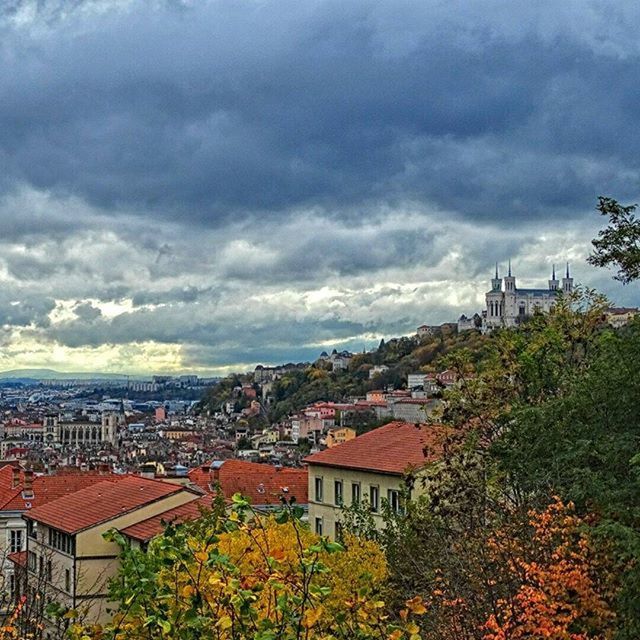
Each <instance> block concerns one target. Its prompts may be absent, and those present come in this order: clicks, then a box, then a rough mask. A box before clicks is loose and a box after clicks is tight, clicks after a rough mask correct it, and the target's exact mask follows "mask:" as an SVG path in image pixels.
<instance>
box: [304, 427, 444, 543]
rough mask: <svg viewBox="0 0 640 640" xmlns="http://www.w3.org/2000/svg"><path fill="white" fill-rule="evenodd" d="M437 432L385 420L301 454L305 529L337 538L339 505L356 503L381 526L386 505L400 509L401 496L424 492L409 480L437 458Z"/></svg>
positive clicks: (340, 515) (338, 535) (396, 509)
mask: <svg viewBox="0 0 640 640" xmlns="http://www.w3.org/2000/svg"><path fill="white" fill-rule="evenodd" d="M438 433H439V431H438V428H437V427H435V426H425V425H415V424H409V423H406V422H391V423H389V424H387V425H385V426H383V427H379V428H378V429H374V430H373V431H369V432H368V433H365V434H363V435H361V436H358V437H357V438H354V439H353V440H348V441H347V442H344V443H343V444H340V445H338V446H335V447H332V448H331V449H325V450H324V451H320V452H318V453H315V454H313V455H311V456H308V457H307V458H305V462H306V463H307V465H308V469H309V492H308V493H309V525H310V527H311V530H312V531H315V532H316V533H318V534H320V535H327V536H329V537H331V538H334V539H335V538H339V537H340V535H341V522H342V509H343V507H344V506H351V505H353V504H356V503H359V502H366V503H367V505H368V508H369V510H370V511H371V515H372V518H373V521H374V522H375V524H376V526H379V527H382V525H383V522H384V521H383V513H384V509H385V506H386V505H388V507H389V508H390V509H391V510H392V511H401V510H402V509H403V501H404V498H405V497H406V496H409V497H411V498H415V497H417V496H418V495H419V494H420V493H421V492H423V491H424V488H423V487H422V484H421V483H420V482H413V480H414V479H415V478H416V476H417V475H418V474H420V473H421V471H422V470H424V467H425V465H427V464H429V463H431V462H434V461H435V460H436V459H437V457H439V454H438V453H437V451H438V444H437V441H438ZM426 451H429V453H428V454H426V453H425V452H426ZM385 503H386V504H385Z"/></svg>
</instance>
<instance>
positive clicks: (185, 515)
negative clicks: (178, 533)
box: [121, 495, 212, 542]
mask: <svg viewBox="0 0 640 640" xmlns="http://www.w3.org/2000/svg"><path fill="white" fill-rule="evenodd" d="M211 500H212V496H211V495H207V496H203V497H202V498H198V499H197V500H193V501H192V502H187V503H186V504H183V505H180V506H179V507H175V508H173V509H169V510H168V511H165V512H164V513H159V514H158V515H156V516H151V518H147V519H146V520H142V521H141V522H136V523H135V524H132V525H131V526H129V527H126V528H124V529H122V531H121V532H122V533H124V534H125V535H126V536H128V537H129V538H133V539H134V540H140V541H141V542H147V541H148V540H151V538H153V537H155V536H157V535H159V534H161V533H162V532H163V531H164V529H165V527H166V525H168V524H170V523H176V524H178V523H180V522H188V521H189V520H196V519H197V518H199V517H200V510H201V509H202V508H207V507H211Z"/></svg>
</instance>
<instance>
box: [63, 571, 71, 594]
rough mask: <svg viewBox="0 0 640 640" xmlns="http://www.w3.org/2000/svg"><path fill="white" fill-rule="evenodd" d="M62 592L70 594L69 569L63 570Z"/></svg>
mask: <svg viewBox="0 0 640 640" xmlns="http://www.w3.org/2000/svg"><path fill="white" fill-rule="evenodd" d="M64 590H65V591H66V592H67V593H71V571H69V569H65V570H64Z"/></svg>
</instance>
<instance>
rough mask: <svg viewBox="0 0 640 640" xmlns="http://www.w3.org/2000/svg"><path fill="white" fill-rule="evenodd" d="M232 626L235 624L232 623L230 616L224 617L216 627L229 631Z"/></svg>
mask: <svg viewBox="0 0 640 640" xmlns="http://www.w3.org/2000/svg"><path fill="white" fill-rule="evenodd" d="M232 624H233V622H232V621H231V618H230V617H229V616H222V618H220V620H218V623H217V624H216V627H220V628H221V629H228V628H229V627H231V625H232Z"/></svg>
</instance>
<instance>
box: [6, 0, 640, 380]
mask: <svg viewBox="0 0 640 640" xmlns="http://www.w3.org/2000/svg"><path fill="white" fill-rule="evenodd" d="M639 18H640V8H639V7H637V6H636V5H634V4H632V3H627V4H616V5H615V6H614V5H609V4H607V3H595V2H594V3H584V2H569V3H564V4H563V5H562V6H559V5H558V3H554V2H543V3H537V4H536V6H535V7H532V6H531V5H530V3H525V2H515V3H510V5H509V8H508V9H506V8H505V6H504V4H503V3H501V2H487V3H483V5H482V7H480V6H478V7H477V8H475V7H473V6H468V5H466V4H465V3H459V4H455V3H450V4H447V5H445V4H442V3H437V2H411V1H407V2H403V3H368V2H352V3H337V2H312V1H310V2H306V3H295V2H289V1H280V2H270V1H265V2H259V3H258V2H241V3H226V2H209V1H204V0H203V1H201V2H187V1H180V0H173V1H169V0H167V1H160V0H158V1H153V2H151V1H150V2H148V3H136V2H133V1H130V0H86V1H84V2H74V3H68V2H64V1H63V0H58V1H55V0H53V1H48V2H35V1H33V2H32V1H29V0H16V1H15V2H13V3H9V4H8V5H4V6H3V8H0V78H1V80H0V94H1V95H2V96H3V100H1V101H0V125H1V126H0V167H2V178H1V179H0V284H1V287H2V288H1V293H0V341H1V344H2V349H0V370H10V369H17V368H25V367H29V368H31V367H36V368H41V367H42V368H52V369H56V370H60V371H103V372H118V373H120V372H129V373H132V374H152V373H158V372H169V373H176V374H178V373H180V372H193V373H199V374H202V375H204V374H224V373H226V372H229V371H238V370H239V371H242V370H248V369H250V368H252V366H253V365H255V364H256V363H264V364H269V363H281V362H286V361H294V362H298V361H306V360H311V359H314V358H315V357H317V355H318V354H319V353H320V352H321V351H323V350H326V349H332V348H334V347H335V348H338V349H341V348H347V349H352V350H354V351H360V350H362V348H363V346H364V345H367V346H368V347H369V348H371V347H373V346H374V345H375V344H377V342H378V341H379V340H380V338H382V337H389V336H399V335H406V334H408V333H411V332H412V331H413V330H414V329H415V327H416V326H418V325H419V324H422V323H423V322H429V323H434V324H438V323H440V322H445V321H454V320H456V319H457V317H458V316H459V315H460V314H461V313H465V314H473V313H474V312H476V311H480V310H481V309H482V308H484V295H485V293H486V291H488V289H489V283H490V279H491V276H492V275H493V272H494V265H495V262H496V261H499V262H500V263H501V264H502V265H503V269H504V268H505V267H506V264H507V261H508V260H509V259H511V260H512V264H513V269H514V273H515V275H516V276H517V277H518V281H519V282H522V283H523V285H524V286H529V285H531V286H535V285H540V284H541V283H544V282H546V280H547V279H548V277H549V276H550V273H551V265H552V263H555V264H556V265H557V267H560V266H561V265H564V264H565V262H566V261H569V262H570V263H571V270H572V275H573V276H574V277H575V280H576V283H583V284H585V285H587V286H589V287H594V288H597V289H598V290H600V291H602V292H603V293H605V294H607V295H608V296H609V297H610V299H611V300H612V302H613V303H615V304H619V305H629V306H637V305H638V302H639V301H638V294H637V286H635V285H630V286H626V287H623V286H621V285H620V284H619V283H616V282H614V281H613V280H612V279H611V276H612V273H611V272H609V271H606V270H599V269H595V268H593V267H590V266H588V265H587V264H586V262H585V260H586V257H587V255H588V254H589V252H590V241H591V239H592V238H593V237H595V235H596V234H597V232H598V229H599V228H601V227H602V226H603V225H604V224H605V222H606V221H605V220H604V219H603V218H601V217H600V216H598V215H597V213H596V211H595V206H596V202H597V196H598V195H608V196H611V197H614V198H616V199H618V200H620V201H621V202H623V203H625V204H628V203H633V202H635V201H636V200H637V199H638V191H639V189H638V181H639V176H640V164H639V161H638V158H637V156H636V154H635V148H636V146H637V145H636V144H635V143H634V142H633V140H634V139H635V137H636V136H638V133H637V131H638V129H637V127H636V126H635V124H636V122H637V115H638V113H637V112H638V107H637V103H636V101H635V93H636V75H637V74H636V69H637V62H638V60H637V59H638V56H639V55H640V41H639V37H638V35H637V33H636V30H635V25H636V24H637V22H638V19H639Z"/></svg>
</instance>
